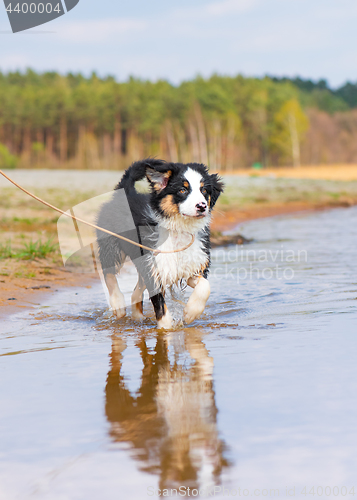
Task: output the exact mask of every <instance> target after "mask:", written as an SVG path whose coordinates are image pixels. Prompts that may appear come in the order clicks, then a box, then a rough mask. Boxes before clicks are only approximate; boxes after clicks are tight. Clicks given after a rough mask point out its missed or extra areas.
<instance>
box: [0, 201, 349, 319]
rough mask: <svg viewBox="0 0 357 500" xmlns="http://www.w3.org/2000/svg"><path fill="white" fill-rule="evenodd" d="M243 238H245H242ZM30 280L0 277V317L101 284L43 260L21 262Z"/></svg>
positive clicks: (311, 207)
mask: <svg viewBox="0 0 357 500" xmlns="http://www.w3.org/2000/svg"><path fill="white" fill-rule="evenodd" d="M352 205H353V204H347V203H333V204H328V205H316V204H312V203H308V202H292V203H289V204H269V205H266V206H257V205H255V206H252V207H245V208H242V209H238V208H230V209H229V210H224V211H222V210H217V211H216V212H215V213H214V216H213V218H212V223H211V229H212V230H213V231H219V232H225V231H230V230H232V229H233V228H235V227H237V226H239V225H240V224H242V223H244V222H248V221H251V220H256V219H262V218H270V217H275V216H277V215H288V214H294V213H296V214H298V213H304V212H316V211H321V210H329V209H334V208H339V207H340V208H342V207H348V206H352ZM243 236H244V235H243ZM22 264H23V265H24V266H27V270H30V271H32V273H33V274H34V276H32V277H12V276H6V273H1V274H0V317H2V316H8V315H11V314H13V313H16V312H19V311H20V310H23V309H31V308H33V307H36V306H38V305H39V304H40V303H41V300H42V299H43V298H44V297H46V296H48V294H50V293H55V292H56V291H58V290H59V289H60V288H68V287H87V288H91V287H92V285H94V284H95V283H98V282H99V281H100V278H99V275H98V273H83V272H75V271H70V270H68V269H65V268H64V267H59V266H58V265H53V264H51V263H49V262H48V261H46V260H43V261H41V260H35V261H23V262H22Z"/></svg>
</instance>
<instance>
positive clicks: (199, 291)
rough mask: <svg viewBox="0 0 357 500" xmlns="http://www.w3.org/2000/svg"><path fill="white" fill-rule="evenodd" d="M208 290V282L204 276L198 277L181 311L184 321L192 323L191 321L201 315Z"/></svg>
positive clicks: (208, 294)
mask: <svg viewBox="0 0 357 500" xmlns="http://www.w3.org/2000/svg"><path fill="white" fill-rule="evenodd" d="M210 292H211V290H210V285H209V282H208V281H207V280H206V279H205V278H200V279H199V280H198V282H197V285H196V286H195V288H194V290H193V292H192V294H191V297H190V298H189V299H188V302H187V304H186V307H185V309H184V311H183V318H184V320H185V323H187V324H189V323H192V321H194V320H195V319H197V318H199V317H200V316H201V314H202V313H203V311H204V308H205V306H206V302H207V300H208V297H209V296H210Z"/></svg>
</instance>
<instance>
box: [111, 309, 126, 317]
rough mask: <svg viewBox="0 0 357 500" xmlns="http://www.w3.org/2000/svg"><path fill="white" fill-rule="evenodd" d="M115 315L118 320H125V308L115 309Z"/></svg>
mask: <svg viewBox="0 0 357 500" xmlns="http://www.w3.org/2000/svg"><path fill="white" fill-rule="evenodd" d="M113 314H114V316H115V317H116V318H117V319H120V318H124V316H125V315H126V311H125V308H123V309H122V308H120V309H113Z"/></svg>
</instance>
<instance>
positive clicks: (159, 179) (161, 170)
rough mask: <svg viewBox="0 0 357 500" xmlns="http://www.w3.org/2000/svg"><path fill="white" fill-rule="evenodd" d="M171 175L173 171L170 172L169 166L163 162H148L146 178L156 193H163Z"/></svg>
mask: <svg viewBox="0 0 357 500" xmlns="http://www.w3.org/2000/svg"><path fill="white" fill-rule="evenodd" d="M171 174H172V170H170V166H169V164H167V163H165V162H162V161H161V160H154V162H147V166H146V177H147V179H148V181H149V182H150V185H151V186H152V187H153V188H154V189H155V191H162V190H163V189H165V187H166V186H167V183H168V182H169V179H170V177H171Z"/></svg>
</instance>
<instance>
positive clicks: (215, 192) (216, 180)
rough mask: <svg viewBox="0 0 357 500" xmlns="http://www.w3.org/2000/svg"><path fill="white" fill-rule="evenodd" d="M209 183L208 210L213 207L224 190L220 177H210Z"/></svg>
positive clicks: (214, 175)
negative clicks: (209, 198)
mask: <svg viewBox="0 0 357 500" xmlns="http://www.w3.org/2000/svg"><path fill="white" fill-rule="evenodd" d="M210 183H211V190H212V191H211V200H210V204H209V206H210V209H211V210H212V208H213V207H214V206H215V204H216V202H217V200H218V197H219V195H220V194H221V193H222V192H223V190H224V183H223V182H222V179H221V177H220V176H219V175H218V174H212V175H210Z"/></svg>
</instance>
